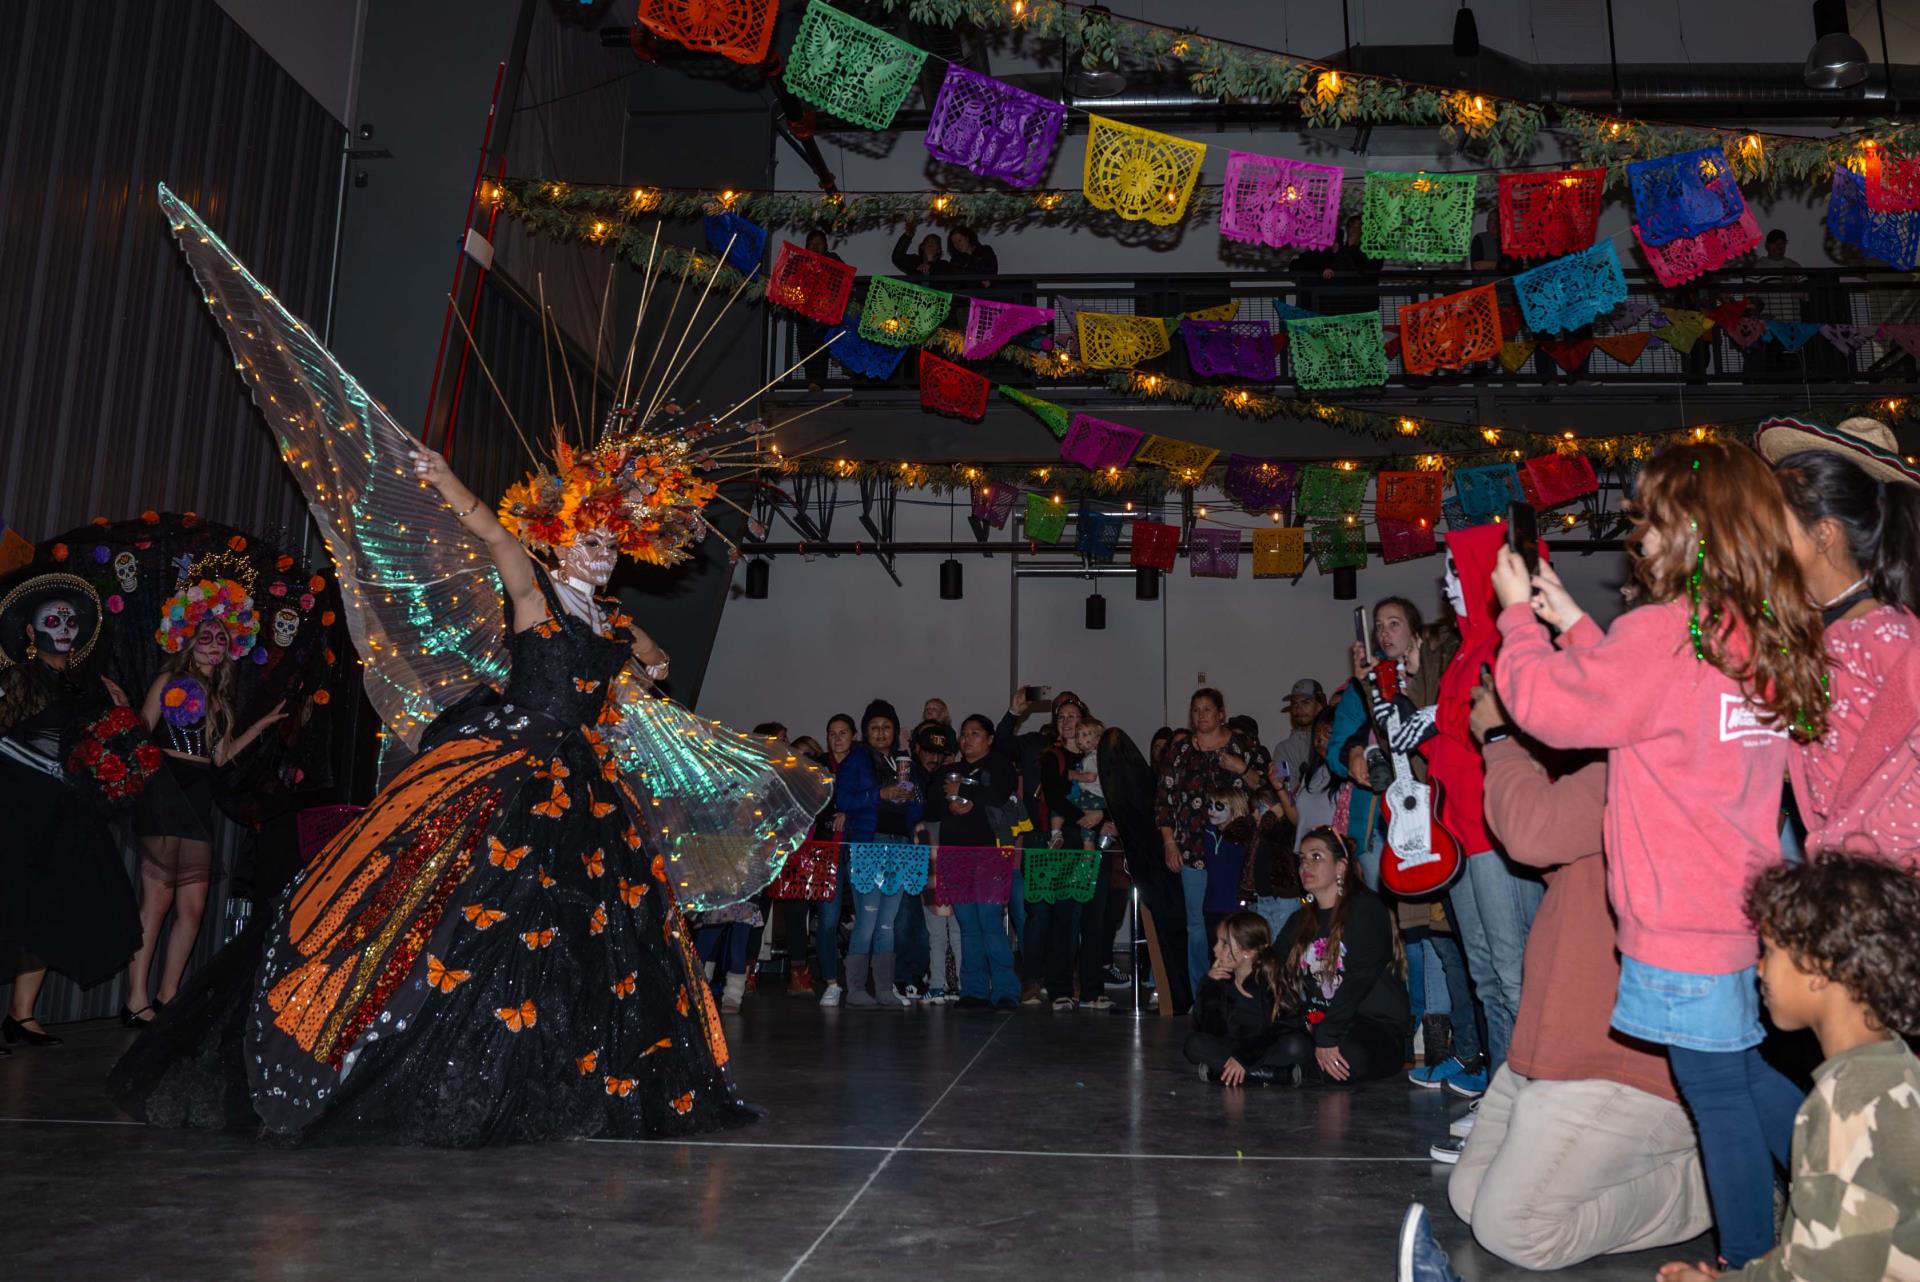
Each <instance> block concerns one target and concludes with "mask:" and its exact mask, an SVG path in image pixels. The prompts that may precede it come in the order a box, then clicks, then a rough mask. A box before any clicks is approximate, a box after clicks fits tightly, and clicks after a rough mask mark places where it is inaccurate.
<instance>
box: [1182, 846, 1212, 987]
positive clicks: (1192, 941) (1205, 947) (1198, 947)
mask: <svg viewBox="0 0 1920 1282" xmlns="http://www.w3.org/2000/svg"><path fill="white" fill-rule="evenodd" d="M1180 893H1181V895H1182V896H1183V897H1184V898H1185V899H1186V902H1187V977H1188V978H1189V979H1191V980H1192V981H1193V995H1194V996H1195V997H1198V996H1199V995H1200V981H1201V980H1203V979H1205V978H1206V977H1207V969H1208V967H1210V966H1212V965H1213V936H1212V935H1209V934H1208V933H1207V914H1206V903H1207V870H1206V869H1205V868H1188V867H1185V866H1184V865H1183V866H1182V867H1181V869H1180Z"/></svg>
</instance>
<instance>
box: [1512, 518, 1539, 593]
mask: <svg viewBox="0 0 1920 1282" xmlns="http://www.w3.org/2000/svg"><path fill="white" fill-rule="evenodd" d="M1507 546H1508V547H1510V548H1512V549H1513V550H1514V552H1515V553H1516V554H1518V555H1519V557H1520V559H1521V560H1522V561H1524V562H1526V566H1527V574H1528V575H1529V576H1531V575H1535V574H1538V573H1540V518H1539V514H1538V513H1537V512H1535V511H1534V510H1533V505H1532V504H1531V503H1509V504H1508V505H1507Z"/></svg>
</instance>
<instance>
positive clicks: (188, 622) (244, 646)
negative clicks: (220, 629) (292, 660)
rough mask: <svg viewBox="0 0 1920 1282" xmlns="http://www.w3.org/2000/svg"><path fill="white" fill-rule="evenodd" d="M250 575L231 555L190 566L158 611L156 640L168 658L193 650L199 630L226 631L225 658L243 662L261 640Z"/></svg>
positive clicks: (240, 559)
mask: <svg viewBox="0 0 1920 1282" xmlns="http://www.w3.org/2000/svg"><path fill="white" fill-rule="evenodd" d="M253 581H254V569H253V566H252V565H250V564H249V563H248V562H247V560H246V558H244V557H242V556H238V555H236V554H234V553H230V552H221V553H218V554H216V555H213V556H206V557H202V558H200V559H199V560H197V561H192V562H189V563H188V565H187V567H186V573H185V574H184V575H183V576H182V577H181V580H180V582H179V583H177V584H176V585H175V588H174V594H173V595H172V596H171V597H169V598H167V602H166V604H165V605H164V606H162V607H161V609H160V627H159V630H158V631H157V632H155V633H154V640H156V641H157V642H159V644H160V648H161V649H163V650H165V651H166V652H167V653H168V654H178V653H179V652H180V651H182V650H184V649H186V648H187V647H188V646H190V645H192V644H193V638H194V636H195V635H196V634H197V633H198V632H199V631H200V628H201V626H202V625H203V624H206V623H209V622H212V623H219V624H221V625H222V626H224V627H225V628H226V630H227V657H228V658H229V659H242V658H245V657H246V656H247V654H248V653H249V652H250V651H251V650H252V649H253V648H254V645H255V643H257V642H258V641H259V639H260V616H259V615H258V614H257V613H256V612H255V611H254V608H253Z"/></svg>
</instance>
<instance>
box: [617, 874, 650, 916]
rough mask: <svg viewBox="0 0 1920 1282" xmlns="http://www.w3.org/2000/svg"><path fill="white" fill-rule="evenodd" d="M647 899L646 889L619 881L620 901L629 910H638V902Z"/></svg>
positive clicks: (635, 884) (623, 879)
mask: <svg viewBox="0 0 1920 1282" xmlns="http://www.w3.org/2000/svg"><path fill="white" fill-rule="evenodd" d="M646 897H647V888H646V887H645V886H642V885H640V884H639V883H637V882H631V881H628V880H627V879H626V878H625V877H622V878H621V879H620V899H621V902H622V903H624V904H626V906H627V907H629V908H638V907H639V906H640V901H641V900H643V899H645V898H646Z"/></svg>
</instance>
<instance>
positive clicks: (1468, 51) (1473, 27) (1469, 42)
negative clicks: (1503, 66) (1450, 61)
mask: <svg viewBox="0 0 1920 1282" xmlns="http://www.w3.org/2000/svg"><path fill="white" fill-rule="evenodd" d="M1479 53H1480V24H1479V23H1477V22H1475V21H1474V20H1473V10H1471V9H1469V8H1467V6H1466V4H1465V3H1464V2H1463V3H1462V4H1461V6H1460V12H1458V13H1456V14H1454V15H1453V56H1454V57H1456V58H1472V57H1476V56H1478V55H1479Z"/></svg>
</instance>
